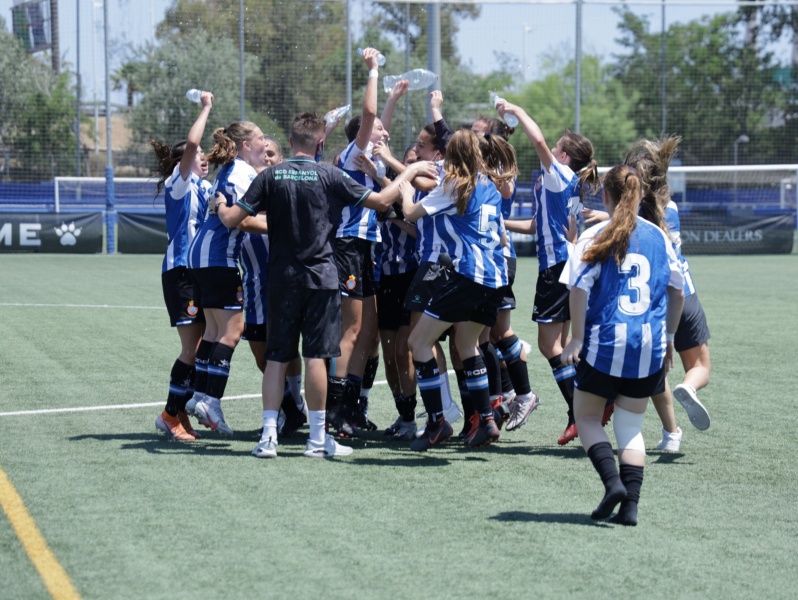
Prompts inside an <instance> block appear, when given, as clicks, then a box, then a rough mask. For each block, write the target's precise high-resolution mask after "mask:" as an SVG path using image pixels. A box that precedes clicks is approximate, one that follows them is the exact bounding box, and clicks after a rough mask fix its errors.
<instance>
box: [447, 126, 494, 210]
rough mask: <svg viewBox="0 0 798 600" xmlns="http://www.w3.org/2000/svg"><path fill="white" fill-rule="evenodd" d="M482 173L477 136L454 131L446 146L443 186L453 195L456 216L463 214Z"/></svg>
mask: <svg viewBox="0 0 798 600" xmlns="http://www.w3.org/2000/svg"><path fill="white" fill-rule="evenodd" d="M484 171H485V163H484V162H483V160H482V153H481V152H480V150H479V140H478V139H477V136H476V135H475V134H474V133H473V132H472V131H469V130H468V129H460V130H458V131H456V132H455V133H454V135H452V139H451V140H449V145H448V146H446V158H445V159H444V160H443V173H444V175H443V186H444V188H445V189H447V190H448V191H450V192H451V193H452V194H453V195H454V197H455V206H456V207H457V214H459V215H463V214H465V210H466V208H467V207H468V199H469V198H470V197H471V194H473V193H474V190H475V189H476V187H477V179H478V177H479V174H480V172H484Z"/></svg>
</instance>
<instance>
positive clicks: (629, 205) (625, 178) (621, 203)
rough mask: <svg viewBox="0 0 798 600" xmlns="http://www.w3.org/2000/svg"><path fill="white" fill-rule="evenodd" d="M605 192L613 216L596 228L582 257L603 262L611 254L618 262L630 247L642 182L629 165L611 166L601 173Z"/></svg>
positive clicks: (586, 260) (585, 260) (635, 225)
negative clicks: (600, 228) (612, 208)
mask: <svg viewBox="0 0 798 600" xmlns="http://www.w3.org/2000/svg"><path fill="white" fill-rule="evenodd" d="M604 193H606V194H607V196H608V197H609V199H610V201H611V202H612V203H613V204H614V205H615V211H614V212H613V214H612V220H611V221H610V222H609V223H608V224H607V226H606V227H604V229H602V230H601V231H599V232H598V234H597V235H596V237H595V239H594V240H593V244H592V245H591V246H590V247H589V248H588V249H587V250H585V253H584V254H583V255H582V261H583V262H586V263H588V264H595V263H602V262H604V261H605V260H607V259H609V258H610V257H613V258H615V262H616V263H617V264H618V265H620V264H621V263H623V261H624V259H625V258H626V252H627V251H628V250H629V238H630V237H631V236H632V232H634V230H635V228H636V227H637V211H638V210H640V198H641V195H642V183H641V181H640V176H639V175H638V174H637V171H635V170H634V169H633V168H632V167H630V166H629V165H619V166H617V167H613V168H612V169H610V171H609V172H608V173H607V174H606V175H605V176H604Z"/></svg>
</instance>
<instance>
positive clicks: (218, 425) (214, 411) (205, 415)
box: [194, 396, 233, 435]
mask: <svg viewBox="0 0 798 600" xmlns="http://www.w3.org/2000/svg"><path fill="white" fill-rule="evenodd" d="M194 416H196V417H197V419H199V421H200V423H202V424H203V425H205V426H206V427H210V428H211V429H213V430H214V431H218V432H219V433H221V434H224V435H233V430H232V429H230V426H229V425H228V424H227V423H225V422H224V413H223V412H222V406H221V404H216V403H215V402H211V401H209V399H208V397H207V396H206V397H205V399H204V400H200V401H199V402H197V403H196V404H195V405H194Z"/></svg>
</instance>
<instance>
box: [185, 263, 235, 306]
mask: <svg viewBox="0 0 798 600" xmlns="http://www.w3.org/2000/svg"><path fill="white" fill-rule="evenodd" d="M191 276H192V277H193V278H194V294H195V295H196V298H197V302H198V303H199V305H200V306H201V307H203V308H204V309H206V310H207V309H209V308H218V309H224V310H244V287H243V286H242V285H241V273H239V272H238V269H235V268H233V267H205V268H203V269H192V270H191Z"/></svg>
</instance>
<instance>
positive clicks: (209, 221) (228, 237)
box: [189, 158, 257, 269]
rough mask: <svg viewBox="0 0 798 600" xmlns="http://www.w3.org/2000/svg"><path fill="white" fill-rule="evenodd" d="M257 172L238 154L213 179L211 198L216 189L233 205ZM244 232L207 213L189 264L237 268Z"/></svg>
mask: <svg viewBox="0 0 798 600" xmlns="http://www.w3.org/2000/svg"><path fill="white" fill-rule="evenodd" d="M256 175H257V173H256V172H255V169H253V168H252V167H251V166H250V165H248V164H247V163H246V162H245V161H244V160H242V159H240V158H236V159H235V160H234V161H233V162H231V163H228V164H226V165H224V166H223V167H222V168H221V169H220V170H219V174H218V175H217V176H216V181H214V182H213V187H212V188H211V192H210V198H211V199H212V198H214V197H215V196H216V194H217V192H219V193H221V194H222V195H223V196H224V197H225V198H226V199H227V206H233V205H234V204H235V203H236V202H237V201H238V200H240V199H241V198H243V197H244V193H245V192H246V191H247V189H249V185H250V184H251V183H252V180H253V179H255V176H256ZM243 238H244V232H243V231H241V230H240V229H237V228H235V227H234V228H232V229H228V228H227V227H225V226H224V224H223V223H222V222H221V220H219V216H218V215H215V214H213V215H212V214H210V213H206V215H205V221H204V222H203V223H202V227H201V228H200V230H199V231H198V232H197V235H196V237H195V238H194V241H193V242H192V244H191V249H190V250H189V267H190V268H192V269H204V268H206V267H232V268H238V264H237V262H236V261H237V260H238V254H239V252H240V250H241V242H242V240H243Z"/></svg>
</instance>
